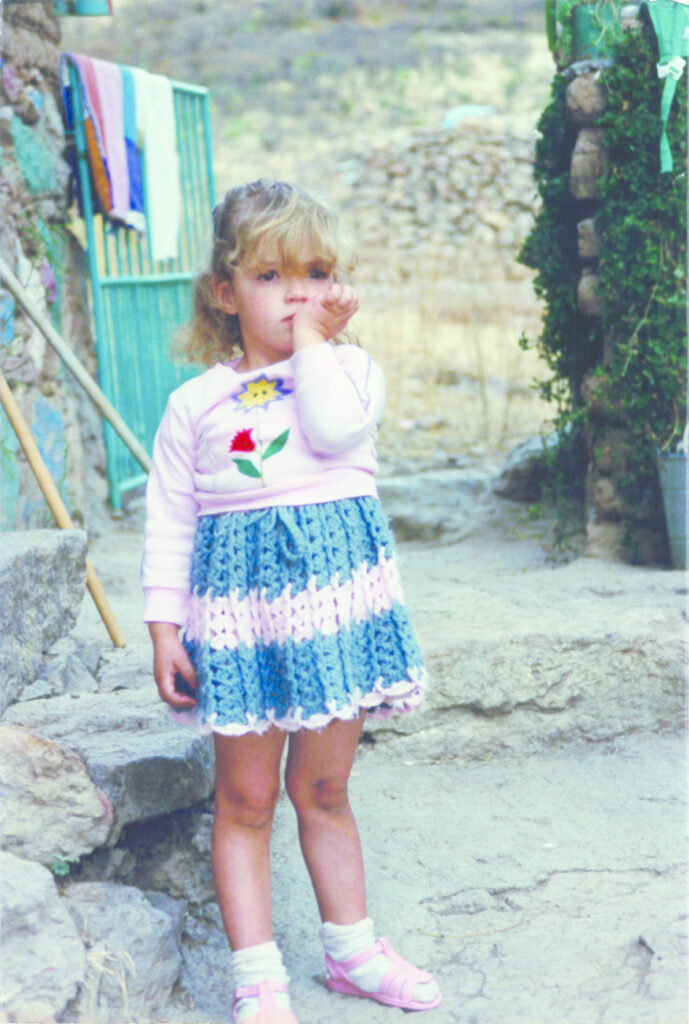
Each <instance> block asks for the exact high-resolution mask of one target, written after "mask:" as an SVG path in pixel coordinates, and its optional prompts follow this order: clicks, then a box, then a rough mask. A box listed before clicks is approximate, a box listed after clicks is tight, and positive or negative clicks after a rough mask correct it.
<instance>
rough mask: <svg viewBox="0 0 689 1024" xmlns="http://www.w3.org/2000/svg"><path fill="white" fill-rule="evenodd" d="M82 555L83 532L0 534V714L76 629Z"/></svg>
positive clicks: (83, 578) (83, 572) (84, 547)
mask: <svg viewBox="0 0 689 1024" xmlns="http://www.w3.org/2000/svg"><path fill="white" fill-rule="evenodd" d="M86 550H87V537H86V534H85V533H84V532H83V531H82V530H26V531H18V532H8V533H3V534H0V714H1V713H2V712H3V711H4V710H5V708H6V707H7V706H8V705H9V704H10V703H12V702H13V701H15V700H17V699H18V698H19V696H20V694H21V692H22V690H23V689H24V687H25V686H27V684H29V683H32V682H33V681H34V680H35V679H36V677H37V676H38V673H39V671H40V668H41V665H42V663H43V655H44V653H45V652H46V651H48V650H49V649H50V648H51V647H52V645H53V644H54V643H55V641H56V640H58V639H59V638H60V637H61V636H64V635H65V634H66V633H69V631H70V630H71V629H72V627H73V626H74V623H75V622H76V618H77V615H78V614H79V609H80V607H81V603H82V600H83V597H84V589H85V588H84V584H85V581H86Z"/></svg>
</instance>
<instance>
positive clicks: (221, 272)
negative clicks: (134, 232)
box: [176, 178, 356, 366]
mask: <svg viewBox="0 0 689 1024" xmlns="http://www.w3.org/2000/svg"><path fill="white" fill-rule="evenodd" d="M305 249H306V250H307V251H310V252H312V253H313V255H314V256H316V257H317V258H318V259H319V260H321V261H322V262H323V263H324V264H325V265H326V266H327V267H328V270H329V272H330V273H331V274H333V275H335V277H341V276H343V275H347V274H349V273H351V271H352V270H353V269H354V265H355V262H356V261H355V257H354V252H353V249H352V247H351V245H350V244H349V243H348V242H347V241H346V240H345V238H344V237H343V235H342V233H341V230H340V227H339V225H338V221H337V217H336V215H335V213H334V212H333V211H332V210H331V209H330V208H329V207H328V205H327V204H326V203H325V202H323V200H321V199H320V198H316V197H315V196H313V195H310V194H309V193H308V192H306V191H304V190H303V189H301V188H299V187H298V186H296V185H288V184H287V183H285V182H280V181H270V180H268V179H266V178H261V179H259V180H258V181H254V182H252V183H251V184H248V185H240V186H238V187H237V188H233V189H230V190H229V191H228V192H227V193H226V194H225V198H224V199H223V200H222V202H221V203H218V205H217V206H216V207H215V209H214V210H213V249H212V253H211V261H210V266H209V267H208V268H207V269H206V270H204V271H203V272H202V273H201V274H199V276H198V277H197V279H196V283H195V285H194V293H193V310H192V316H191V319H190V321H189V323H188V324H186V325H185V327H183V328H182V330H181V331H180V332H179V335H178V338H177V344H176V349H177V351H178V353H179V354H180V355H182V356H184V357H186V358H187V359H191V360H192V361H193V362H200V363H203V364H205V365H206V366H212V365H213V364H214V363H217V362H223V361H226V360H227V359H228V358H230V357H231V356H232V355H234V354H236V353H237V352H241V351H243V345H242V335H241V331H240V327H239V318H238V317H237V316H236V314H228V313H224V312H223V311H222V309H221V308H220V306H219V305H218V300H217V298H216V296H215V292H214V286H217V283H218V282H219V281H223V280H227V281H230V282H231V281H232V276H233V274H234V271H235V270H236V269H237V267H239V266H240V265H242V266H243V267H245V268H246V267H247V266H257V265H259V264H260V263H261V261H262V258H263V257H264V256H265V255H266V254H267V253H270V254H271V255H272V254H274V253H276V252H277V255H278V260H279V262H280V264H281V265H282V266H284V267H286V268H288V269H292V268H295V267H296V266H298V265H299V264H300V263H301V262H302V260H303V253H304V251H305ZM336 340H337V339H336Z"/></svg>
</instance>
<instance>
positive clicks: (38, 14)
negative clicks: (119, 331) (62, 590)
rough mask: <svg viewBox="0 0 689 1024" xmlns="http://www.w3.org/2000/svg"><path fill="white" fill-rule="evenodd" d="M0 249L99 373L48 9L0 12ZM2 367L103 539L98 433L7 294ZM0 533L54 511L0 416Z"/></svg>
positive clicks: (67, 494)
mask: <svg viewBox="0 0 689 1024" xmlns="http://www.w3.org/2000/svg"><path fill="white" fill-rule="evenodd" d="M0 10H1V11H2V19H3V22H2V58H3V69H2V87H1V93H0V147H1V149H0V152H1V162H0V251H1V252H2V254H3V258H4V259H5V260H6V261H7V263H8V264H9V266H10V269H11V270H12V271H13V272H14V273H15V275H16V276H17V277H18V279H19V280H20V282H21V283H22V284H23V286H24V287H25V288H26V290H27V292H28V293H29V295H30V297H31V299H32V300H33V301H34V303H35V304H36V305H37V306H38V308H39V309H41V311H42V312H44V314H46V315H47V316H48V317H49V318H50V319H52V322H53V324H54V325H55V327H56V328H57V329H58V331H59V332H60V333H61V334H62V335H63V337H64V338H65V340H66V341H67V343H68V344H69V346H70V347H71V349H72V350H73V351H74V353H75V354H76V355H77V356H78V358H79V359H81V361H82V362H83V363H84V365H85V366H86V368H87V369H88V370H89V372H91V373H92V374H94V375H95V373H96V359H95V351H94V346H93V340H92V337H91V332H90V326H89V315H88V298H87V294H86V279H87V273H86V267H85V258H84V253H83V250H82V248H81V246H80V244H79V242H78V241H77V239H76V238H75V236H74V234H73V233H72V231H71V230H70V224H71V211H70V208H69V168H68V165H67V162H66V160H65V158H64V150H65V135H64V128H63V122H62V100H61V95H60V82H59V56H60V29H59V23H58V21H57V20H56V19H55V18H53V17H52V16H51V14H50V5H49V4H47V3H22V4H2V5H0ZM0 369H1V370H2V372H3V374H4V375H5V377H6V378H7V380H8V382H9V384H10V386H11V388H12V390H13V392H14V394H15V397H16V398H17V401H18V402H19V405H20V408H21V410H22V412H23V414H24V417H25V418H26V420H27V422H28V423H29V426H30V428H31V430H32V432H33V434H34V437H35V438H36V441H37V443H38V446H39V448H40V450H41V453H42V455H43V458H44V460H45V462H46V464H47V466H48V469H49V471H50V473H51V475H52V477H53V479H54V480H55V483H56V485H57V486H58V488H59V490H60V492H61V494H62V497H63V499H64V501H65V504H66V505H67V507H68V509H69V511H70V512H71V514H72V515H73V516H74V518H75V520H76V521H77V522H88V524H89V527H90V529H92V530H97V529H98V527H99V524H100V523H101V521H102V519H103V516H104V501H105V499H106V497H107V484H106V479H105V459H104V451H103V442H102V428H101V424H100V421H99V417H98V415H97V414H96V412H95V410H94V409H93V407H92V405H91V403H90V401H89V400H88V399H87V398H86V397H85V395H84V392H83V390H82V389H81V387H80V386H79V385H78V384H77V383H76V382H75V381H74V379H73V378H72V377H71V375H70V374H69V373H68V372H67V371H66V370H65V369H64V368H63V366H62V364H61V362H60V360H59V358H58V356H57V355H56V354H55V353H54V351H53V350H52V349H51V348H50V346H49V345H48V344H47V342H46V341H45V339H44V338H43V336H42V335H41V333H40V332H39V331H38V329H37V328H36V327H35V326H34V325H33V324H32V322H31V321H30V319H29V318H28V317H27V316H26V315H25V314H24V313H23V311H22V310H21V309H20V308H18V306H17V304H16V303H15V301H14V299H13V298H12V297H11V295H10V294H9V292H7V291H5V290H4V289H1V288H0ZM0 452H1V454H2V459H1V460H0V529H13V528H21V527H31V526H46V525H48V524H49V523H50V522H51V521H52V517H51V515H50V512H49V511H48V509H47V506H46V504H45V501H44V499H43V497H42V495H41V493H40V491H39V489H38V487H37V485H36V483H35V481H34V478H33V475H32V473H31V470H30V468H29V466H28V465H27V464H26V462H25V460H24V459H23V457H22V455H21V454H20V452H19V449H18V445H17V441H16V438H15V436H14V433H13V431H12V428H11V426H10V425H9V423H8V421H7V419H6V418H5V416H4V413H3V412H2V410H0Z"/></svg>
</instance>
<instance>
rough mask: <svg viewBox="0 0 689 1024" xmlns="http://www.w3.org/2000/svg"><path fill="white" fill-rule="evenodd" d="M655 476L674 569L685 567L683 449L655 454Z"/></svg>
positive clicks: (685, 464)
mask: <svg viewBox="0 0 689 1024" xmlns="http://www.w3.org/2000/svg"><path fill="white" fill-rule="evenodd" d="M656 461H657V465H658V479H659V481H660V490H661V493H662V495H663V508H664V509H665V523H666V525H667V536H668V541H669V542H670V559H671V561H672V568H673V569H686V567H687V465H688V462H689V460H688V459H687V456H686V455H685V454H684V453H683V452H677V453H672V454H668V453H666V452H658V453H657V459H656Z"/></svg>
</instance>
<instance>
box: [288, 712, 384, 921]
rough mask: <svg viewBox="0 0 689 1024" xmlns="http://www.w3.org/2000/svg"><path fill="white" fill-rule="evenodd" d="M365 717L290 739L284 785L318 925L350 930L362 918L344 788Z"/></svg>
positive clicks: (359, 863)
mask: <svg viewBox="0 0 689 1024" xmlns="http://www.w3.org/2000/svg"><path fill="white" fill-rule="evenodd" d="M363 722H364V716H363V715H362V716H360V717H359V718H358V719H356V720H355V721H353V722H340V721H333V722H331V723H330V725H328V726H326V728H325V729H323V730H322V731H321V732H315V731H311V730H309V729H302V730H301V731H300V732H297V733H293V734H292V736H291V737H290V743H289V752H288V755H287V768H286V771H285V784H286V788H287V793H288V795H289V798H290V800H291V801H292V803H293V804H294V807H295V810H296V812H297V819H298V822H299V840H300V842H301V849H302V853H303V855H304V860H305V861H306V867H307V868H308V871H309V875H310V876H311V881H312V883H313V888H314V891H315V893H316V900H317V902H318V909H319V911H320V915H321V919H322V920H323V921H330V922H332V923H333V924H354V923H356V922H357V921H360V920H361V919H362V918H364V917H366V884H365V878H364V862H363V857H362V853H361V843H360V841H359V833H358V830H357V826H356V821H355V820H354V815H353V814H352V809H351V807H350V805H349V798H348V793H347V783H348V780H349V774H350V772H351V770H352V764H353V762H354V755H355V753H356V747H357V743H358V742H359V737H360V735H361V730H362V727H363Z"/></svg>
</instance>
